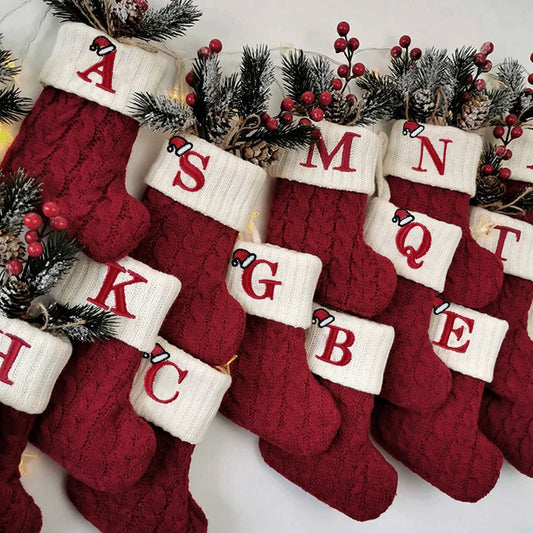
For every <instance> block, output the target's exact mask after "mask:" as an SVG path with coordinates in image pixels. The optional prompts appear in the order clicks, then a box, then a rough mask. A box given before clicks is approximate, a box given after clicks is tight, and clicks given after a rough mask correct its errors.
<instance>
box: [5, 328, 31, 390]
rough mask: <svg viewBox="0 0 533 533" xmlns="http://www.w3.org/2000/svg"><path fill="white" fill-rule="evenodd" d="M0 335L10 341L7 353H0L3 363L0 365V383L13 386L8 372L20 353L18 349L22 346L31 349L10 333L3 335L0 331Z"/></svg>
mask: <svg viewBox="0 0 533 533" xmlns="http://www.w3.org/2000/svg"><path fill="white" fill-rule="evenodd" d="M0 333H1V334H3V335H5V336H6V337H9V338H10V339H11V343H10V344H9V348H8V349H7V353H2V352H0V358H1V359H3V362H2V364H1V365H0V381H1V382H2V383H5V384H6V385H13V382H12V381H11V380H10V379H9V371H10V370H11V367H12V366H13V363H14V362H15V359H16V358H17V356H18V354H19V352H20V349H21V348H22V347H23V346H25V347H26V348H31V346H30V345H29V344H28V343H27V342H25V341H23V340H22V339H21V338H20V337H16V336H15V335H11V334H10V333H4V332H3V331H1V330H0Z"/></svg>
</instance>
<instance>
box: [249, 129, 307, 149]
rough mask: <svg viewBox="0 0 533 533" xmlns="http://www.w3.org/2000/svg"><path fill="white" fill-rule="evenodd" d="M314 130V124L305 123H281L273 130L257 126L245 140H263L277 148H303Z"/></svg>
mask: <svg viewBox="0 0 533 533" xmlns="http://www.w3.org/2000/svg"><path fill="white" fill-rule="evenodd" d="M314 130H316V127H315V126H306V125H305V124H288V125H281V126H279V127H278V128H277V129H275V130H273V131H270V130H267V129H266V128H259V129H257V130H254V132H253V133H252V134H251V135H249V136H247V137H246V139H245V141H251V140H263V141H265V142H267V143H268V144H270V145H273V146H277V147H278V148H288V149H295V148H305V147H307V146H309V145H310V144H311V140H312V135H313V131H314Z"/></svg>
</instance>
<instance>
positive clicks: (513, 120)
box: [505, 113, 518, 126]
mask: <svg viewBox="0 0 533 533" xmlns="http://www.w3.org/2000/svg"><path fill="white" fill-rule="evenodd" d="M517 122H518V117H517V116H516V115H515V114H513V113H510V114H509V115H507V116H506V117H505V123H506V124H507V125H508V126H514V125H515V124H516V123H517Z"/></svg>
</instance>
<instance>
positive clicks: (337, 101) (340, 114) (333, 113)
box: [324, 91, 348, 124]
mask: <svg viewBox="0 0 533 533" xmlns="http://www.w3.org/2000/svg"><path fill="white" fill-rule="evenodd" d="M331 95H332V97H333V98H332V99H331V103H330V104H329V105H328V106H327V107H326V108H325V109H324V118H325V119H326V120H329V121H330V122H336V123H337V124H342V123H343V122H344V117H345V116H346V113H347V111H348V109H347V107H348V106H347V105H346V99H345V98H344V96H343V95H342V93H341V92H339V91H334V92H333V93H332V94H331Z"/></svg>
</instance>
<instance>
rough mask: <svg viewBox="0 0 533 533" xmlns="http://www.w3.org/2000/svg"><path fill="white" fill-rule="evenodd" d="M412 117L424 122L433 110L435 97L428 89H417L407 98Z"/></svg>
mask: <svg viewBox="0 0 533 533" xmlns="http://www.w3.org/2000/svg"><path fill="white" fill-rule="evenodd" d="M409 105H410V107H411V111H412V113H413V117H414V118H415V119H416V120H418V121H419V122H426V120H427V119H428V117H430V116H431V115H432V114H433V112H434V111H435V106H436V105H437V97H436V95H435V93H434V92H433V91H430V90H429V89H417V90H416V91H415V92H414V93H413V94H412V95H411V97H410V98H409Z"/></svg>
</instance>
